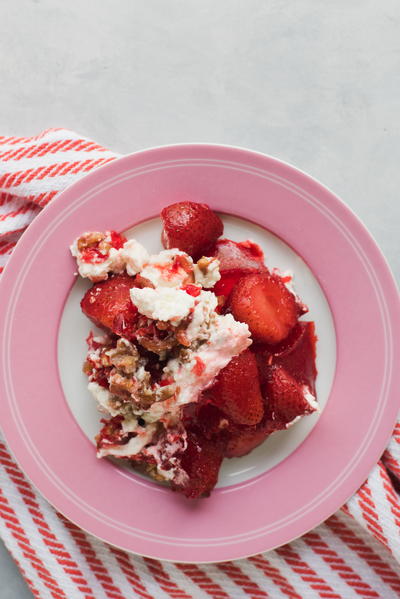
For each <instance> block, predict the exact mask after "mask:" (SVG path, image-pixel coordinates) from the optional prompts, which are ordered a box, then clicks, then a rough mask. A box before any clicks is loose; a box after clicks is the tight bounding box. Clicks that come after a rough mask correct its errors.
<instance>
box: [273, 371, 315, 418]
mask: <svg viewBox="0 0 400 599" xmlns="http://www.w3.org/2000/svg"><path fill="white" fill-rule="evenodd" d="M265 391H266V396H267V406H268V414H269V416H270V418H271V420H273V421H275V422H277V423H283V424H285V425H287V424H289V423H290V422H292V421H293V420H294V419H295V418H297V417H298V416H305V415H306V414H312V412H315V410H316V406H315V405H312V403H310V401H308V400H307V396H306V392H307V387H305V386H304V385H303V384H301V383H299V382H298V381H296V380H295V379H294V378H293V377H292V376H291V375H290V374H289V373H288V372H287V371H286V370H285V369H284V368H283V367H282V366H272V367H271V369H270V371H269V374H268V377H267V383H266V387H265Z"/></svg>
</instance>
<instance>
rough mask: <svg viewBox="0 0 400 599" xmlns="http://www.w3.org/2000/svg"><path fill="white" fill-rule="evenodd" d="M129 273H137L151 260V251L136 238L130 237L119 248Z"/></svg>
mask: <svg viewBox="0 0 400 599" xmlns="http://www.w3.org/2000/svg"><path fill="white" fill-rule="evenodd" d="M118 251H119V255H120V257H121V260H122V262H123V264H124V265H125V268H126V272H127V273H128V275H131V276H133V275H136V274H137V273H138V272H140V271H141V270H142V269H143V268H144V265H145V264H146V263H147V262H148V261H149V252H148V251H147V250H146V248H144V247H143V246H142V244H141V243H139V242H138V241H136V239H128V241H126V242H125V243H124V245H123V247H122V248H121V249H120V250H118Z"/></svg>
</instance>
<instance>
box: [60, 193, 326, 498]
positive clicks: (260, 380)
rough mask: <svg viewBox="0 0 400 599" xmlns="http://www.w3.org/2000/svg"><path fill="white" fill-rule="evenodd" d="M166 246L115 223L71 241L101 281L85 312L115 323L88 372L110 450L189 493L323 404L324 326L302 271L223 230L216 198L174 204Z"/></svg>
mask: <svg viewBox="0 0 400 599" xmlns="http://www.w3.org/2000/svg"><path fill="white" fill-rule="evenodd" d="M161 218H162V222H163V230H162V243H163V246H164V248H165V249H164V250H162V251H161V252H159V253H158V254H156V255H150V254H149V253H148V252H147V250H146V248H144V247H143V246H142V245H141V244H140V243H139V242H138V241H136V240H135V239H126V238H125V237H124V235H122V234H119V233H116V232H115V231H105V232H104V233H100V232H87V233H83V235H81V236H80V237H79V238H78V239H77V240H76V241H75V242H74V243H73V245H72V246H71V252H72V255H73V256H74V257H75V258H76V261H77V266H78V271H79V274H80V275H81V276H82V277H85V278H88V279H89V280H90V281H92V283H93V285H92V287H91V288H90V289H89V290H88V291H87V292H86V293H85V295H84V297H83V299H82V301H81V307H82V311H83V312H84V314H85V315H86V316H87V317H88V318H89V319H90V320H91V321H92V322H93V323H94V324H95V325H97V326H98V327H100V328H101V329H102V331H103V332H102V333H101V334H100V335H98V334H95V333H93V332H91V333H90V334H89V337H88V338H87V344H88V353H87V357H86V360H85V363H84V365H83V370H84V372H85V374H86V375H87V377H88V380H89V384H88V388H89V391H90V392H91V394H92V395H93V397H94V398H95V400H96V402H97V404H98V408H99V410H100V411H101V412H102V413H103V414H104V419H103V420H102V424H103V427H102V429H101V430H100V432H99V433H98V435H97V437H96V443H97V456H98V457H99V458H103V457H106V456H110V457H113V458H118V459H120V460H124V461H126V462H128V463H129V464H131V465H132V466H134V467H135V468H137V469H140V470H141V471H142V472H145V473H146V474H148V475H150V476H151V477H152V478H154V479H155V480H157V481H159V482H163V483H168V484H169V485H170V487H171V488H172V489H173V490H175V491H179V492H181V493H183V494H184V495H185V496H186V497H189V498H198V497H207V496H208V495H209V494H210V492H211V490H212V489H213V488H214V486H215V484H216V483H217V480H218V473H219V469H220V467H221V463H222V460H223V459H224V458H232V457H241V456H243V455H246V454H248V453H249V452H250V451H252V450H253V449H254V448H255V447H257V446H258V445H260V443H262V442H263V441H264V440H265V439H266V438H267V437H268V436H269V435H271V434H272V433H274V432H275V431H280V430H285V429H287V428H289V427H290V426H292V425H293V424H295V422H297V421H298V420H299V419H300V418H302V417H303V416H306V415H308V414H311V413H313V412H315V411H317V410H318V404H317V401H316V393H315V378H316V374H317V371H316V366H315V346H316V336H315V331H314V323H313V322H307V321H304V320H299V319H300V317H301V316H303V315H304V314H305V313H306V312H307V307H306V306H305V305H304V304H303V303H302V302H301V300H300V298H299V297H298V296H297V295H296V293H295V291H294V289H293V287H292V285H291V283H292V276H291V275H290V274H287V273H283V274H282V273H280V272H279V271H278V270H277V269H274V268H270V267H267V266H266V265H265V264H264V256H263V252H262V250H261V248H260V247H259V246H258V245H256V244H255V243H253V242H252V241H242V242H240V243H237V242H235V241H231V240H229V239H224V238H221V236H222V235H223V223H222V221H221V219H220V218H219V216H218V215H217V214H215V213H214V212H213V211H212V210H211V209H210V208H209V207H208V206H207V205H205V204H198V203H194V202H179V203H177V204H172V205H170V206H167V207H166V208H164V210H163V211H162V213H161Z"/></svg>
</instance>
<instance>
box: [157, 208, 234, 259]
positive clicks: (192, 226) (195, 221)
mask: <svg viewBox="0 0 400 599" xmlns="http://www.w3.org/2000/svg"><path fill="white" fill-rule="evenodd" d="M161 219H162V221H163V231H162V234H161V240H162V243H163V245H164V247H165V248H167V249H170V248H178V249H179V250H182V251H183V252H186V253H188V254H189V255H190V256H191V257H192V258H193V259H194V260H197V259H198V258H201V256H204V255H206V254H207V251H208V250H209V249H210V248H211V246H212V245H213V244H214V243H215V241H216V240H217V239H218V237H220V236H221V235H222V233H223V231H224V225H223V224H222V221H221V219H220V218H219V216H218V215H217V214H215V212H213V211H212V210H211V208H210V207H209V206H207V204H197V203H196V202H177V203H176V204H171V205H170V206H167V207H166V208H164V209H163V210H162V212H161Z"/></svg>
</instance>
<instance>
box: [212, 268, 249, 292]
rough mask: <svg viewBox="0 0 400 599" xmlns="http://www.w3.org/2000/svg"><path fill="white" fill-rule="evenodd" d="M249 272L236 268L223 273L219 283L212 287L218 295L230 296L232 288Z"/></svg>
mask: <svg viewBox="0 0 400 599" xmlns="http://www.w3.org/2000/svg"><path fill="white" fill-rule="evenodd" d="M247 274H249V273H248V272H247V271H246V270H239V269H237V270H234V271H232V272H225V273H223V274H221V278H220V280H219V281H217V283H215V285H214V287H213V288H212V291H213V293H215V295H217V296H224V298H229V296H230V294H231V291H232V289H233V288H234V287H235V285H236V283H238V281H239V280H240V279H242V278H243V277H245V276H246V275H247Z"/></svg>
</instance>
